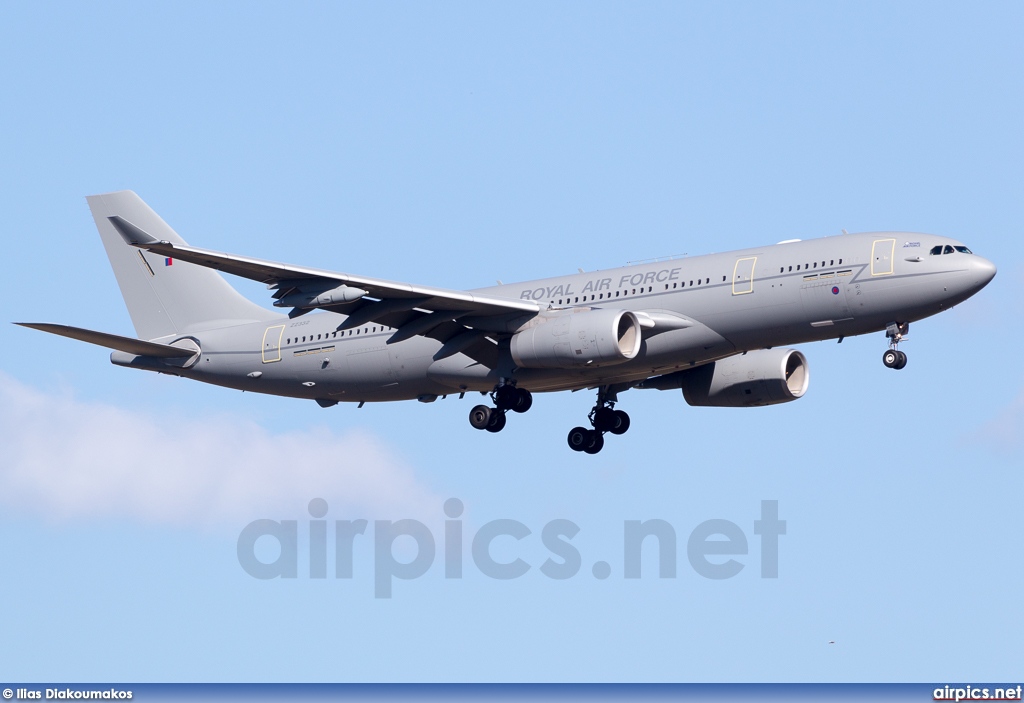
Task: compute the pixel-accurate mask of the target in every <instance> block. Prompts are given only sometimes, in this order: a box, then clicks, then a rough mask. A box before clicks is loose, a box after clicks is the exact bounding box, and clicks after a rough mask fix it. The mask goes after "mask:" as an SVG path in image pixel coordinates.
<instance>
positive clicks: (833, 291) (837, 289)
mask: <svg viewBox="0 0 1024 703" xmlns="http://www.w3.org/2000/svg"><path fill="white" fill-rule="evenodd" d="M832 295H839V286H832Z"/></svg>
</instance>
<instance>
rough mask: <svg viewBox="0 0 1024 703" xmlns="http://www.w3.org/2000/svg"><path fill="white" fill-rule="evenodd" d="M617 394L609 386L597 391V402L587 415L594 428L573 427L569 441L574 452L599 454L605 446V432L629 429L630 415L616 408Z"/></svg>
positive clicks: (617, 432) (620, 431)
mask: <svg viewBox="0 0 1024 703" xmlns="http://www.w3.org/2000/svg"><path fill="white" fill-rule="evenodd" d="M617 400H618V397H617V394H616V393H615V392H614V391H612V390H610V389H609V388H608V387H607V386H605V387H602V388H601V389H600V390H599V391H598V392H597V404H596V405H595V406H594V409H593V410H591V411H590V415H588V416H587V417H588V418H589V420H590V424H591V425H592V426H593V428H594V429H592V430H588V429H587V428H585V427H573V428H572V430H570V432H569V436H568V438H567V441H568V442H569V448H570V449H572V450H573V451H574V452H586V453H587V454H597V453H598V452H599V451H601V449H603V448H604V433H605V432H611V433H612V434H623V433H625V431H626V430H628V429H629V415H627V414H626V413H625V412H624V411H622V410H616V409H615V403H616V401H617Z"/></svg>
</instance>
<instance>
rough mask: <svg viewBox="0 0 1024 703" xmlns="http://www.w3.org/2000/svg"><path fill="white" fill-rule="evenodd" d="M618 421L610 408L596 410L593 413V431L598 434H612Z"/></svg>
mask: <svg viewBox="0 0 1024 703" xmlns="http://www.w3.org/2000/svg"><path fill="white" fill-rule="evenodd" d="M618 424H619V419H618V418H617V417H616V416H615V411H614V410H612V409H611V408H597V409H596V410H595V411H594V429H595V430H597V431H598V432H614V431H615V430H614V428H615V427H616V426H618Z"/></svg>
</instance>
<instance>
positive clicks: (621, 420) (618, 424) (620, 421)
mask: <svg viewBox="0 0 1024 703" xmlns="http://www.w3.org/2000/svg"><path fill="white" fill-rule="evenodd" d="M613 412H614V413H615V424H613V425H612V426H611V427H610V428H609V429H608V431H609V432H611V433H612V434H626V430H628V429H629V415H627V414H626V411H625V410H615V411H613Z"/></svg>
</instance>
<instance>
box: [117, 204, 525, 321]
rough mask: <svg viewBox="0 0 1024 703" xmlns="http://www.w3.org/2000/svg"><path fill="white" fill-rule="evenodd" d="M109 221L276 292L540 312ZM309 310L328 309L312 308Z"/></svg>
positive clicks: (143, 242)
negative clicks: (353, 292) (346, 289)
mask: <svg viewBox="0 0 1024 703" xmlns="http://www.w3.org/2000/svg"><path fill="white" fill-rule="evenodd" d="M110 220H111V222H112V223H113V225H114V227H115V228H116V229H117V231H118V232H119V233H120V234H121V236H122V237H124V239H125V241H127V242H128V243H129V244H131V245H132V246H135V247H139V248H140V249H145V250H147V251H151V252H153V253H154V254H160V255H161V256H166V257H171V258H174V259H178V260H180V261H187V262H189V263H192V264H198V265H199V266H206V267H208V268H212V269H217V270H218V271H223V272H225V273H230V274H234V275H235V276H241V277H243V278H248V279H251V280H253V281H259V282H261V283H266V284H268V285H271V286H275V287H278V288H279V289H280V288H281V287H282V283H285V282H293V283H294V286H295V287H300V286H303V285H305V287H306V288H307V289H309V290H313V289H314V288H315V286H313V285H312V283H313V282H314V281H322V282H325V283H328V282H335V283H336V284H339V285H340V284H345V285H347V286H353V287H355V288H358V289H362V290H365V291H366V295H368V296H371V297H373V298H377V299H378V300H380V301H391V300H395V301H398V300H415V301H416V307H418V308H423V309H428V310H457V311H463V312H466V311H468V312H472V313H473V314H474V315H494V314H502V313H519V314H522V313H530V312H539V311H540V310H541V309H542V308H541V306H540V305H538V304H537V303H535V302H533V301H528V300H515V299H511V298H493V297H488V296H480V295H474V294H472V293H467V292H465V291H456V290H448V289H444V288H432V287H428V286H418V285H412V284H409V283H398V282H395V281H385V280H383V279H378V278H369V277H367V276H356V275H352V274H348V273H339V272H335V271H325V270H323V269H314V268H306V267H302V266H293V265H290V264H281V263H276V262H273V261H263V260H261V259H253V258H250V257H246V256H237V255H235V254H225V253H221V252H216V251H210V250H207V249H199V248H197V247H191V246H182V245H180V244H171V243H170V242H164V241H159V240H157V239H156V238H155V237H152V236H150V235H149V234H147V233H146V232H144V231H143V230H141V229H139V228H138V227H136V226H135V225H133V224H131V223H130V222H128V221H127V220H125V219H123V218H121V217H117V216H114V217H111V218H110ZM347 302H355V301H347ZM313 307H329V306H327V305H315V306H313ZM390 307H392V308H394V309H397V308H398V307H400V306H399V305H398V304H397V303H396V304H395V305H392V306H390Z"/></svg>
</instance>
